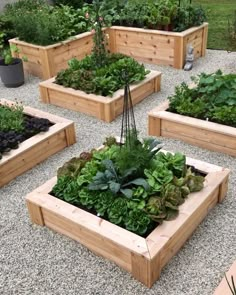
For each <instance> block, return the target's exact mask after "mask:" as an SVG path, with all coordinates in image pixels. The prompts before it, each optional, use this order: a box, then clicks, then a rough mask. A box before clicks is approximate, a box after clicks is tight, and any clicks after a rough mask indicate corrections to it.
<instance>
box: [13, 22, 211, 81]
mask: <svg viewBox="0 0 236 295" xmlns="http://www.w3.org/2000/svg"><path fill="white" fill-rule="evenodd" d="M106 33H107V34H109V44H108V47H109V49H110V51H111V52H120V53H124V54H126V55H128V56H131V57H133V58H135V59H138V60H140V61H144V62H148V63H154V64H162V65H170V66H173V67H174V68H177V69H182V68H183V66H184V63H185V56H186V48H187V46H188V45H192V46H193V47H194V57H195V58H197V57H200V56H205V53H206V45H207V34H208V24H207V23H204V24H203V25H201V26H199V27H193V28H190V29H188V30H185V31H183V32H181V33H176V32H167V31H161V30H148V29H139V28H129V27H121V26H112V27H111V28H109V30H106ZM9 43H10V44H14V45H16V46H17V47H18V48H19V53H16V52H12V54H13V56H15V57H22V56H26V57H27V59H28V61H27V62H24V69H25V71H26V72H28V73H29V74H32V75H35V76H37V77H40V78H42V79H43V80H46V79H49V78H52V77H53V76H55V75H56V74H57V73H58V72H59V71H60V70H62V69H65V68H67V63H68V61H69V60H70V59H71V58H74V57H75V58H78V59H82V58H83V57H85V56H86V55H87V54H90V53H91V50H92V47H93V33H91V32H86V33H82V34H79V35H77V36H75V37H74V38H73V39H72V38H71V39H68V40H66V41H63V42H60V43H56V44H53V45H48V46H40V45H34V44H30V43H27V42H23V41H20V40H18V39H17V38H14V39H11V40H9Z"/></svg>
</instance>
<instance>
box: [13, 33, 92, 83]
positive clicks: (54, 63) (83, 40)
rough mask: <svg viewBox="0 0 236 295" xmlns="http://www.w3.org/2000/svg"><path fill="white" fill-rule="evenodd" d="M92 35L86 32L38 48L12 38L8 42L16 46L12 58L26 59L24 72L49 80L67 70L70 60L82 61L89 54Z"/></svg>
mask: <svg viewBox="0 0 236 295" xmlns="http://www.w3.org/2000/svg"><path fill="white" fill-rule="evenodd" d="M93 35H94V34H93V33H91V32H86V33H82V34H79V35H76V36H75V37H73V38H69V39H68V40H66V41H63V42H60V43H56V44H52V45H48V46H40V45H34V44H31V43H27V42H24V41H20V40H18V38H14V39H11V40H9V43H10V45H13V44H14V45H16V46H17V48H19V53H18V52H14V51H13V52H12V55H13V56H14V57H20V58H22V57H26V58H27V61H26V62H24V70H25V71H26V72H27V73H28V74H31V75H34V76H37V77H39V78H41V79H43V80H46V79H49V78H51V77H53V76H56V74H57V73H58V72H59V71H60V70H62V69H66V68H67V66H68V65H67V64H68V61H69V60H70V59H72V58H77V59H79V60H80V59H82V58H84V57H85V56H86V55H87V54H90V53H91V51H92V47H93Z"/></svg>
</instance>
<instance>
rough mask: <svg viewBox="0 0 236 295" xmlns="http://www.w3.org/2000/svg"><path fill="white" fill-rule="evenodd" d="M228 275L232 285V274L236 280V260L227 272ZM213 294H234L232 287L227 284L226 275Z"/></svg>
mask: <svg viewBox="0 0 236 295" xmlns="http://www.w3.org/2000/svg"><path fill="white" fill-rule="evenodd" d="M226 276H227V279H228V281H229V283H230V285H231V286H232V282H231V276H233V278H234V281H235V280H236V261H234V263H233V264H232V265H231V267H230V269H229V270H228V271H227V272H226ZM213 295H232V292H231V291H230V288H229V286H228V284H227V281H226V279H225V277H224V278H223V279H222V281H221V282H220V284H219V286H218V287H217V288H216V290H215V292H214V294H213Z"/></svg>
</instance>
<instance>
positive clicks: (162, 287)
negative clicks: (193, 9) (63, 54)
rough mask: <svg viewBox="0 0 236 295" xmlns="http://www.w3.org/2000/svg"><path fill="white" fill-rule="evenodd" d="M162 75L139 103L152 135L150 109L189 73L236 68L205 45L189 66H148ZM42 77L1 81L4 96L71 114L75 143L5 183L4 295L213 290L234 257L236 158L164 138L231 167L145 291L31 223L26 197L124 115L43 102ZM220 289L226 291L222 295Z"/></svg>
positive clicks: (0, 248) (167, 294)
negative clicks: (221, 197)
mask: <svg viewBox="0 0 236 295" xmlns="http://www.w3.org/2000/svg"><path fill="white" fill-rule="evenodd" d="M147 67H148V68H150V69H155V70H158V71H161V72H162V73H163V76H162V90H161V92H160V93H157V94H153V95H151V96H150V97H149V98H147V99H145V100H144V101H143V102H141V103H140V104H138V105H137V106H135V108H134V109H135V116H136V121H137V127H138V129H139V130H140V135H141V136H146V135H147V112H148V111H150V110H151V109H152V108H154V107H156V106H157V105H158V104H159V103H160V102H161V101H163V100H164V99H165V98H166V97H167V96H168V95H170V94H171V93H173V91H174V86H175V85H177V84H179V83H181V82H182V81H186V82H189V81H190V76H192V75H195V74H198V73H200V72H203V71H204V72H208V73H210V72H213V71H215V70H217V69H218V68H221V69H222V70H223V71H224V72H225V73H229V72H234V73H235V71H236V52H233V53H227V52H226V51H212V50H208V51H207V56H206V57H205V58H201V59H198V60H197V61H196V62H195V64H194V68H193V70H192V71H191V72H184V71H181V70H176V69H173V68H170V67H164V66H163V67H162V66H154V65H147ZM38 83H39V79H37V78H35V77H27V79H26V84H25V85H24V86H22V87H20V88H18V89H7V88H4V87H3V85H2V84H0V98H7V99H15V98H17V99H18V100H20V101H22V102H23V103H24V104H25V105H30V106H32V107H36V108H38V109H41V110H45V111H49V112H51V113H53V114H57V115H60V116H63V117H65V118H70V119H72V120H73V121H75V123H76V131H77V143H76V144H75V145H73V146H71V147H69V148H67V149H65V150H64V151H62V152H60V153H58V154H56V155H54V156H52V157H50V158H49V159H48V160H46V161H44V162H43V163H42V164H40V165H38V166H37V167H35V168H33V169H32V170H30V171H28V172H27V173H25V174H23V175H22V176H20V177H17V178H16V179H15V180H14V181H12V182H11V183H10V184H8V185H6V186H4V187H3V188H1V189H0V294H2V295H11V294H14V295H15V294H17V295H18V294H29V295H64V294H65V295H67V294H75V295H78V294H79V295H90V294H91V295H95V294H96V295H110V294H112V295H126V294H129V295H131V294H132V295H133V294H137V295H139V294H140V295H143V294H149V295H151V294H152V295H158V294H159V295H183V294H187V295H209V294H212V293H213V290H214V289H215V288H216V286H217V285H218V284H219V282H220V280H221V278H222V277H223V274H224V272H225V271H226V270H227V269H228V268H229V266H230V265H231V264H232V262H233V261H234V260H235V259H236V257H235V256H236V254H235V250H236V230H235V226H236V220H235V207H236V201H235V194H236V159H235V158H234V157H230V156H227V155H224V154H221V153H216V152H210V151H207V150H205V149H200V148H197V147H194V146H191V145H188V144H185V143H183V142H181V141H178V140H171V139H166V138H162V141H163V143H164V147H165V149H169V150H172V151H181V152H184V153H185V154H186V155H188V156H190V157H195V158H197V159H201V160H205V161H208V162H211V163H214V164H216V165H220V166H225V167H228V168H230V169H231V170H232V173H231V178H230V184H229V190H228V195H227V198H226V199H225V201H224V202H223V204H221V205H218V206H216V207H215V208H214V209H213V210H212V211H211V212H210V213H209V214H208V216H207V218H206V219H205V220H204V221H203V222H202V223H201V225H200V226H199V227H198V228H197V230H196V231H195V232H194V234H193V236H192V237H191V238H190V240H189V241H188V242H187V243H186V244H185V246H184V247H183V248H182V249H181V251H179V253H178V254H177V255H176V256H175V257H174V258H173V259H172V260H171V261H170V262H169V264H168V265H167V266H166V267H165V268H164V270H163V271H162V273H161V278H160V280H159V281H157V282H156V283H155V284H154V286H153V287H152V289H147V288H146V287H145V286H143V285H142V284H141V283H139V282H138V281H136V280H135V279H133V278H132V277H131V275H130V274H129V273H127V272H125V271H124V270H122V269H121V268H119V267H118V266H116V265H115V264H113V263H112V262H109V261H108V260H105V259H103V258H101V257H98V256H96V255H94V254H93V253H92V252H90V251H88V250H87V249H86V248H85V247H83V246H82V245H80V244H79V243H77V242H75V241H73V240H71V239H69V238H67V237H64V236H62V235H59V234H57V233H55V232H53V231H51V230H49V229H47V228H43V227H40V226H36V225H32V224H31V222H30V220H29V217H28V213H27V209H26V206H25V195H26V194H27V193H29V192H30V191H32V190H33V189H34V188H36V187H38V186H39V185H41V184H43V183H44V182H45V181H46V180H48V179H49V178H51V177H52V176H54V175H55V173H56V169H57V168H58V167H59V166H60V165H62V164H63V163H64V162H65V161H66V160H68V159H70V158H71V157H73V156H75V155H78V154H79V153H80V152H82V151H83V150H89V149H91V148H93V147H97V146H99V145H100V144H101V143H102V142H103V139H104V137H105V136H107V135H111V134H113V135H119V133H120V126H121V117H119V118H117V119H116V120H115V121H113V122H112V123H110V124H108V123H104V122H101V121H98V120H97V119H95V118H93V117H90V116H86V115H84V114H81V113H76V112H73V111H69V110H66V109H62V108H59V107H55V106H52V105H45V104H42V103H40V102H39V91H38ZM222 295H223V294H222Z"/></svg>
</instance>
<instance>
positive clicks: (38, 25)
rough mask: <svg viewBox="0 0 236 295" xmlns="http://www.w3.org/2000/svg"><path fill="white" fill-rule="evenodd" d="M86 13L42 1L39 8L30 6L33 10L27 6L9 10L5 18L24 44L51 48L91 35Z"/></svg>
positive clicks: (11, 7)
mask: <svg viewBox="0 0 236 295" xmlns="http://www.w3.org/2000/svg"><path fill="white" fill-rule="evenodd" d="M24 1H25V0H24ZM29 2H30V1H29ZM26 3H27V1H26ZM86 9H87V8H85V9H78V10H75V9H74V8H72V7H69V6H60V7H53V6H50V5H48V4H44V2H43V1H39V2H38V4H37V5H35V6H34V5H29V8H27V5H23V4H22V5H21V6H20V7H18V8H16V7H15V6H14V5H12V6H9V7H7V8H6V12H5V17H6V18H7V19H8V20H9V21H10V23H11V24H12V26H13V28H14V31H15V34H16V35H17V36H18V37H19V39H20V40H23V41H26V42H29V43H33V44H38V45H50V44H53V43H56V42H59V41H63V40H65V39H67V38H69V37H71V36H74V35H76V34H79V33H82V32H85V31H87V29H88V20H87V19H86V18H85V11H86Z"/></svg>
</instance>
